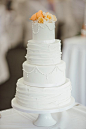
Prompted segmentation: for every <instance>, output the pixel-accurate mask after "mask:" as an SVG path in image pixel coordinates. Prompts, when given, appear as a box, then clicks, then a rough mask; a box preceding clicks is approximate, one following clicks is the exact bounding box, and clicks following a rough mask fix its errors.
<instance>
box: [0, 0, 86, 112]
mask: <svg viewBox="0 0 86 129" xmlns="http://www.w3.org/2000/svg"><path fill="white" fill-rule="evenodd" d="M39 10H43V12H50V13H52V14H54V15H56V17H57V20H58V21H57V22H56V30H55V31H56V39H61V41H62V52H63V55H62V59H63V60H64V61H65V62H66V76H67V77H68V78H70V80H71V84H72V95H73V96H74V97H75V99H76V102H78V103H81V104H83V105H85V106H86V0H0V110H4V109H8V108H10V107H11V99H12V98H13V97H14V95H15V92H16V82H17V79H18V78H20V77H21V76H22V63H23V62H24V61H25V55H26V46H27V41H28V40H30V39H32V28H31V21H30V20H29V18H30V17H31V15H32V14H34V13H35V12H37V11H39Z"/></svg>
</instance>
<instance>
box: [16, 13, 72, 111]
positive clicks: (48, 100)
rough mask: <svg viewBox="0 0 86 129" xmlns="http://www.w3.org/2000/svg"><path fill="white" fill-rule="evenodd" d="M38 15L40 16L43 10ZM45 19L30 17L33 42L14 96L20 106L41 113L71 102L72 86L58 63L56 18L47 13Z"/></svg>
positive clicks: (59, 53)
mask: <svg viewBox="0 0 86 129" xmlns="http://www.w3.org/2000/svg"><path fill="white" fill-rule="evenodd" d="M38 13H39V14H40V15H41V14H42V11H39V12H38ZM34 15H36V17H37V16H39V15H38V14H37V13H36V14H34ZM42 16H43V17H42ZM44 16H45V14H44V13H43V14H42V15H41V17H40V16H39V17H37V19H36V17H35V16H32V17H31V20H33V22H32V32H33V33H32V35H33V40H30V41H28V45H27V55H26V59H27V60H26V61H25V62H24V63H23V77H22V78H20V79H19V80H18V81H17V88H16V95H15V99H16V102H17V103H18V104H19V105H21V106H22V107H27V108H31V109H42V110H43V109H52V108H58V107H59V106H63V105H64V106H65V105H66V104H68V103H69V102H70V100H71V83H70V80H69V79H67V78H66V76H65V69H66V65H65V62H64V61H62V60H61V43H60V40H56V39H55V20H56V18H55V16H53V15H51V14H49V13H46V17H47V19H46V17H44ZM45 19H46V20H45ZM45 21H46V22H45Z"/></svg>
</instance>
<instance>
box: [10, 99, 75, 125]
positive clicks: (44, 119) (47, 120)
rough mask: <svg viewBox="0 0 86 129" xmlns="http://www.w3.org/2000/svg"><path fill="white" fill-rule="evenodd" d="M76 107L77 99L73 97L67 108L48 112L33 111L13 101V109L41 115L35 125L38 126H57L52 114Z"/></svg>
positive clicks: (48, 110)
mask: <svg viewBox="0 0 86 129" xmlns="http://www.w3.org/2000/svg"><path fill="white" fill-rule="evenodd" d="M74 105H75V99H74V98H73V97H71V101H70V103H68V104H66V105H65V106H59V107H58V108H54V109H47V110H45V109H44V110H40V109H39V110H37V109H31V108H25V107H23V106H21V105H19V104H18V103H17V101H16V99H15V98H14V99H13V100H12V107H13V108H15V109H17V110H19V111H22V112H26V113H36V114H39V116H38V118H37V120H36V121H35V122H34V125H36V126H42V127H45V126H53V125H55V124H56V121H55V120H54V119H53V118H52V116H51V113H56V112H62V111H65V110H68V109H70V108H72V107H73V106H74Z"/></svg>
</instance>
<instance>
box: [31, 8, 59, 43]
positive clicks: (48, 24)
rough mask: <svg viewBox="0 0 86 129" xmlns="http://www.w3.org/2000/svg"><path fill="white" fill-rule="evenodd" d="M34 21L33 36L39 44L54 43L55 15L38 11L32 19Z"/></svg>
mask: <svg viewBox="0 0 86 129" xmlns="http://www.w3.org/2000/svg"><path fill="white" fill-rule="evenodd" d="M30 20H32V36H33V40H35V41H37V42H40V41H41V42H48V43H49V42H50V43H52V42H54V41H55V21H56V20H57V19H56V17H55V15H52V14H50V13H48V12H47V13H45V12H42V10H40V11H38V12H37V13H35V14H34V15H32V17H31V18H30Z"/></svg>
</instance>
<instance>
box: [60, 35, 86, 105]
mask: <svg viewBox="0 0 86 129" xmlns="http://www.w3.org/2000/svg"><path fill="white" fill-rule="evenodd" d="M62 59H63V60H64V61H65V62H66V76H67V77H68V78H70V80H71V83H72V96H73V97H74V98H75V100H76V102H79V103H81V104H83V105H86V37H81V36H76V37H72V38H68V39H65V40H64V42H63V54H62Z"/></svg>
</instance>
